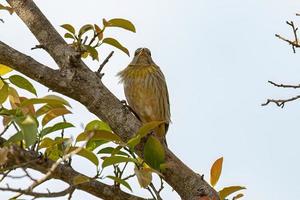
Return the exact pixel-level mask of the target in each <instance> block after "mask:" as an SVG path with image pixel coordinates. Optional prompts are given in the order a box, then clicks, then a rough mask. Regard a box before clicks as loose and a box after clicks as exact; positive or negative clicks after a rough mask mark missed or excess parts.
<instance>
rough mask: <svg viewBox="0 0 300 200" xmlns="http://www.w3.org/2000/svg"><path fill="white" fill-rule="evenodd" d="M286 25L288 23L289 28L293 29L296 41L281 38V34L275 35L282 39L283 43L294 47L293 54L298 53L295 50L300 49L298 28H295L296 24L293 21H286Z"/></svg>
mask: <svg viewBox="0 0 300 200" xmlns="http://www.w3.org/2000/svg"><path fill="white" fill-rule="evenodd" d="M286 23H287V24H288V25H289V26H291V27H292V29H293V33H294V41H292V40H289V39H286V38H284V37H282V36H280V35H279V34H275V36H276V37H278V38H279V39H281V40H283V41H285V42H287V43H289V44H290V45H292V48H293V52H294V53H296V49H295V48H298V47H300V44H299V42H298V35H297V31H298V27H295V24H294V22H293V21H290V22H288V21H286Z"/></svg>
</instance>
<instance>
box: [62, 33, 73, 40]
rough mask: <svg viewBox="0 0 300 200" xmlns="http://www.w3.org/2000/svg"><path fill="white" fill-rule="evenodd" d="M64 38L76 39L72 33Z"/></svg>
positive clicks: (66, 34)
mask: <svg viewBox="0 0 300 200" xmlns="http://www.w3.org/2000/svg"><path fill="white" fill-rule="evenodd" d="M64 38H70V39H75V37H74V36H73V35H72V34H71V33H65V35H64Z"/></svg>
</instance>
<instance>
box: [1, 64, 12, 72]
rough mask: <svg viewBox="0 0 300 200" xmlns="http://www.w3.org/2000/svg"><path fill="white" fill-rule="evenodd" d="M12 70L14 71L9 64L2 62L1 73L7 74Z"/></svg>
mask: <svg viewBox="0 0 300 200" xmlns="http://www.w3.org/2000/svg"><path fill="white" fill-rule="evenodd" d="M11 71H12V69H11V68H9V67H8V66H6V65H3V64H0V75H5V74H7V73H8V72H11Z"/></svg>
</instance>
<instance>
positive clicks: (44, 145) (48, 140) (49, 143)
mask: <svg viewBox="0 0 300 200" xmlns="http://www.w3.org/2000/svg"><path fill="white" fill-rule="evenodd" d="M55 144H56V143H55V140H53V139H51V138H48V137H47V138H44V139H43V140H42V141H41V142H40V144H39V149H43V148H48V147H52V146H53V145H55Z"/></svg>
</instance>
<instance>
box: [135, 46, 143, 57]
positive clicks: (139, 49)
mask: <svg viewBox="0 0 300 200" xmlns="http://www.w3.org/2000/svg"><path fill="white" fill-rule="evenodd" d="M141 50H142V48H138V49H137V50H136V51H135V52H134V56H137V55H138V54H139V53H140V52H141Z"/></svg>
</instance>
